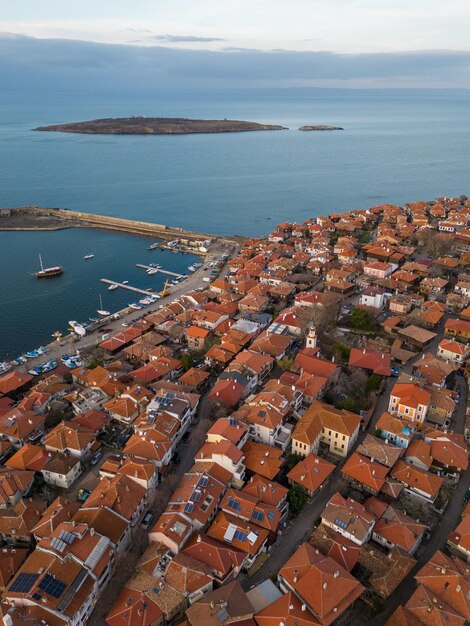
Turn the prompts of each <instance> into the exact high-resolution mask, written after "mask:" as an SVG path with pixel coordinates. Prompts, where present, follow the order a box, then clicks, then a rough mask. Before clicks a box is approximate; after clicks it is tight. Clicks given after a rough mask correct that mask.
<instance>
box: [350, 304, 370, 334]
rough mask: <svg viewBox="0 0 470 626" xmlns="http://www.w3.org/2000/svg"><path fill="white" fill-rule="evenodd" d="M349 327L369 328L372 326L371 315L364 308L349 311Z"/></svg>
mask: <svg viewBox="0 0 470 626" xmlns="http://www.w3.org/2000/svg"><path fill="white" fill-rule="evenodd" d="M350 325H351V328H356V329H357V330H370V329H371V328H372V317H371V316H370V314H369V313H368V312H367V311H365V310H364V309H357V308H356V309H353V312H352V313H351V321H350Z"/></svg>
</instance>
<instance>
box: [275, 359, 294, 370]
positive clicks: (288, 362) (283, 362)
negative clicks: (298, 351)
mask: <svg viewBox="0 0 470 626" xmlns="http://www.w3.org/2000/svg"><path fill="white" fill-rule="evenodd" d="M277 364H278V365H279V367H280V368H281V370H282V371H283V372H288V371H289V370H290V369H291V368H292V366H293V365H294V359H291V358H290V357H288V356H283V357H282V359H279V361H278V362H277Z"/></svg>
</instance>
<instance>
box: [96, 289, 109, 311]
mask: <svg viewBox="0 0 470 626" xmlns="http://www.w3.org/2000/svg"><path fill="white" fill-rule="evenodd" d="M96 312H97V313H98V315H101V316H102V317H108V315H111V313H110V312H109V311H106V309H103V300H102V298H101V294H100V308H99V309H98V310H97V311H96Z"/></svg>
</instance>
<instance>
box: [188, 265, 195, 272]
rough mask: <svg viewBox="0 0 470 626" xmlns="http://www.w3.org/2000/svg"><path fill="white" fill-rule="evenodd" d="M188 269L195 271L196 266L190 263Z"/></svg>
mask: <svg viewBox="0 0 470 626" xmlns="http://www.w3.org/2000/svg"><path fill="white" fill-rule="evenodd" d="M188 270H189V271H190V272H195V271H196V268H195V267H194V265H190V266H189V267H188Z"/></svg>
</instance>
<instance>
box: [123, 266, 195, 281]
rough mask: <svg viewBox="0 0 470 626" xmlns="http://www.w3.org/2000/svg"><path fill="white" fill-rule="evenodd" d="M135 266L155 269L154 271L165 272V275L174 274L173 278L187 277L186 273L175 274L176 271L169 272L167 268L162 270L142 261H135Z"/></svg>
mask: <svg viewBox="0 0 470 626" xmlns="http://www.w3.org/2000/svg"><path fill="white" fill-rule="evenodd" d="M135 266H136V267H140V268H142V269H143V270H155V273H159V274H166V276H174V277H175V278H187V277H188V274H177V273H176V272H170V271H169V270H162V269H160V268H157V267H152V266H151V265H144V264H143V263H136V264H135Z"/></svg>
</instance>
